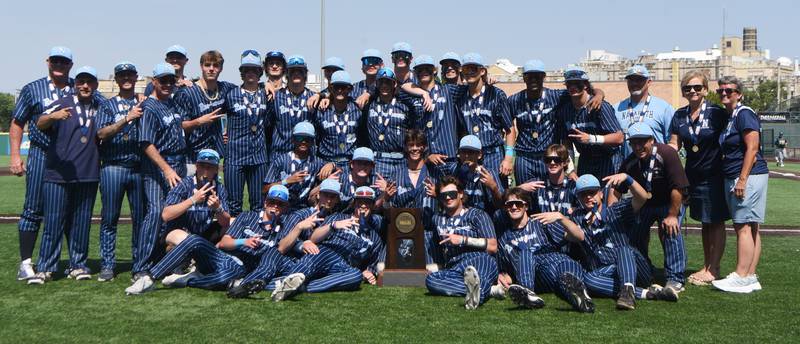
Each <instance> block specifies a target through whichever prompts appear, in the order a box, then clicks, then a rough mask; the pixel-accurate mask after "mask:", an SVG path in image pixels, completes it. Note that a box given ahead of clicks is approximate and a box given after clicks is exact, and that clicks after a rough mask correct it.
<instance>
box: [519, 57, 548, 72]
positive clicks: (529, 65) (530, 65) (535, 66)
mask: <svg viewBox="0 0 800 344" xmlns="http://www.w3.org/2000/svg"><path fill="white" fill-rule="evenodd" d="M526 73H544V62H542V61H541V60H528V62H525V65H524V66H522V74H526Z"/></svg>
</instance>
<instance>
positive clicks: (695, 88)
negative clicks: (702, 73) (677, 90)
mask: <svg viewBox="0 0 800 344" xmlns="http://www.w3.org/2000/svg"><path fill="white" fill-rule="evenodd" d="M702 90H703V85H686V86H683V87H681V91H683V93H689V92H691V91H695V92H700V91H702Z"/></svg>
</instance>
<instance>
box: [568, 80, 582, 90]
mask: <svg viewBox="0 0 800 344" xmlns="http://www.w3.org/2000/svg"><path fill="white" fill-rule="evenodd" d="M565 85H567V87H575V88H577V89H579V90H582V89H583V88H584V87H585V86H586V85H584V83H583V81H581V80H575V81H573V80H570V81H567V82H566V83H565Z"/></svg>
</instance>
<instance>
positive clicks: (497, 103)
mask: <svg viewBox="0 0 800 344" xmlns="http://www.w3.org/2000/svg"><path fill="white" fill-rule="evenodd" d="M462 61H463V64H462V65H461V71H462V74H463V76H464V81H465V82H466V83H467V84H466V85H461V86H460V87H463V88H466V92H467V94H466V95H465V96H464V97H461V98H460V99H458V100H457V103H456V104H457V105H458V109H459V110H460V112H461V116H459V120H460V122H461V126H462V128H465V129H466V131H467V134H470V135H475V136H477V137H478V138H479V139H480V141H481V146H482V147H483V161H484V166H485V167H486V168H488V169H489V170H490V171H492V172H499V173H500V174H501V175H502V176H509V175H511V173H512V172H513V171H514V147H513V144H514V141H515V140H516V132H515V130H514V123H513V121H512V118H511V113H510V112H509V109H508V101H507V99H506V94H505V92H503V91H502V90H500V89H499V88H497V87H495V86H493V85H487V84H486V82H485V81H484V77H485V76H486V66H485V65H484V64H483V57H481V55H479V54H476V53H468V54H465V55H464V56H463V59H462ZM504 142H505V146H506V147H505V155H504V153H503V152H504V151H503V148H502V147H503V143H504ZM501 166H502V168H501ZM504 179H505V178H504Z"/></svg>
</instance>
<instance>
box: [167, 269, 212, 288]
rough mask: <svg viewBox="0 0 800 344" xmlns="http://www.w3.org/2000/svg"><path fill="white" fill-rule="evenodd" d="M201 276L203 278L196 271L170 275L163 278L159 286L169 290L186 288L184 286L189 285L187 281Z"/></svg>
mask: <svg viewBox="0 0 800 344" xmlns="http://www.w3.org/2000/svg"><path fill="white" fill-rule="evenodd" d="M201 276H203V274H201V273H200V272H198V271H197V270H192V272H190V273H186V274H172V275H169V276H167V277H164V279H163V280H161V284H163V285H164V286H166V287H170V288H184V287H186V284H187V283H189V280H191V279H192V278H198V277H201Z"/></svg>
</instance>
